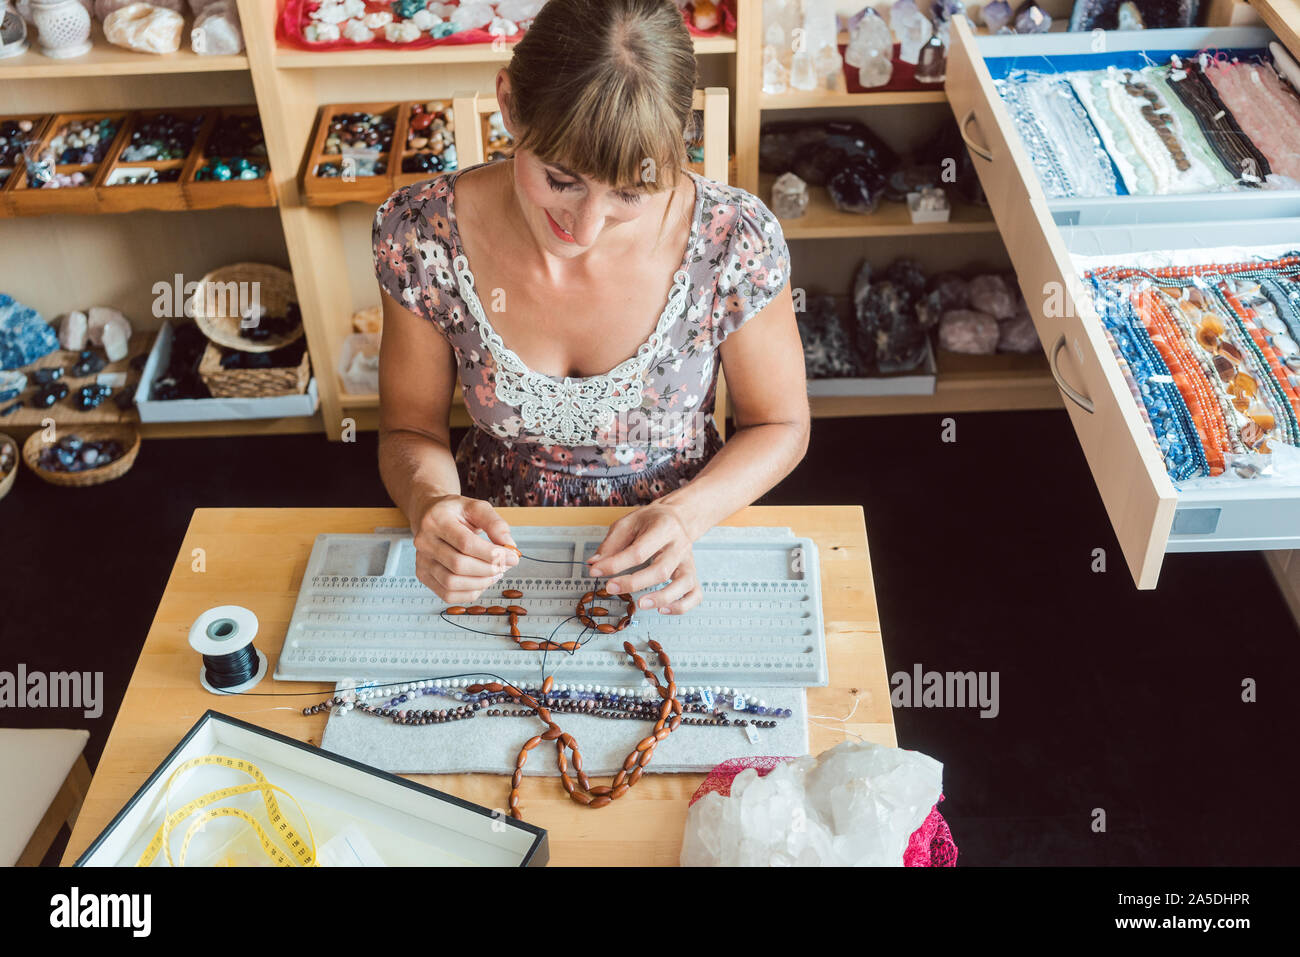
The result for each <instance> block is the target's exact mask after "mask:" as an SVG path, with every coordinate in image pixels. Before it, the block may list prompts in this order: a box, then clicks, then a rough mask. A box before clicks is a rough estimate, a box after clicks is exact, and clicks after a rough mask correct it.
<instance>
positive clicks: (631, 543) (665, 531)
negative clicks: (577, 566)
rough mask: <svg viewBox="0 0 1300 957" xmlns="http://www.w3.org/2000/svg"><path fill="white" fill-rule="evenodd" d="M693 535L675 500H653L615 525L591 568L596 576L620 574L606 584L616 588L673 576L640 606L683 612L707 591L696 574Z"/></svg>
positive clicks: (634, 588)
mask: <svg viewBox="0 0 1300 957" xmlns="http://www.w3.org/2000/svg"><path fill="white" fill-rule="evenodd" d="M692 541H693V539H692V537H691V534H690V532H689V531H687V527H686V522H685V521H684V520H683V519H682V516H681V514H680V512H679V511H678V510H677V509H676V508H675V507H674V506H672V505H669V504H667V503H666V502H664V501H662V500H660V501H658V502H651V503H650V504H649V505H643V506H642V507H641V508H638V509H636V511H633V512H629V513H628V514H626V515H624V516H623V517H622V518H620V519H619V520H618V521H616V522H615V523H614V524H613V525H611V526H610V527H609V532H608V533H606V535H605V539H604V541H602V542H601V543H600V547H599V548H597V549H596V554H595V555H593V556H592V557H591V558H590V559H588V570H589V572H590V574H592V575H595V576H603V575H613V576H616V577H614V578H612V579H611V580H610V581H609V582H607V583H606V585H605V587H606V588H607V589H608V590H609V592H610V593H611V594H623V593H628V594H630V593H632V592H636V591H640V590H642V589H644V588H653V587H654V586H655V585H660V584H663V583H664V582H668V584H667V585H664V587H663V588H661V589H659V590H658V591H656V592H653V593H651V594H649V595H642V596H641V598H640V599H639V600H638V601H637V607H638V608H641V609H649V608H658V609H659V611H660V613H661V614H665V615H680V614H682V613H683V612H686V611H689V610H690V609H692V608H694V607H695V606H696V605H698V604H699V603H700V600H701V599H702V598H703V597H704V593H703V592H702V591H701V590H700V582H699V579H698V578H697V577H696V575H695V556H694V555H693V554H692V552H691V542H692ZM647 560H649V561H650V564H649V565H647V566H646V567H645V568H643V569H641V570H640V571H636V572H628V573H627V574H621V573H622V572H623V571H624V569H628V568H634V567H636V566H637V565H640V564H641V563H642V562H644V561H647Z"/></svg>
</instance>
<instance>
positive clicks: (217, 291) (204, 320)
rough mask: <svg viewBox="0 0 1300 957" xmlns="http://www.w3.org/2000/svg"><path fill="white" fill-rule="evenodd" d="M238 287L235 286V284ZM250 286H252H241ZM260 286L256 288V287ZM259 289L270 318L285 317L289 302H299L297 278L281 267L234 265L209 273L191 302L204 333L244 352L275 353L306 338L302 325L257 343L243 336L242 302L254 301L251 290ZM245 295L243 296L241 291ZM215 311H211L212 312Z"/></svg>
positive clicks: (196, 290)
mask: <svg viewBox="0 0 1300 957" xmlns="http://www.w3.org/2000/svg"><path fill="white" fill-rule="evenodd" d="M232 283H233V284H234V285H231V284H232ZM240 283H247V284H249V285H248V286H241V285H239V284H240ZM253 284H256V285H253ZM252 288H255V289H256V290H257V298H258V302H259V304H260V305H261V306H263V307H264V308H265V309H266V311H267V314H268V315H272V316H282V315H284V311H285V309H287V308H288V306H289V303H291V302H297V301H298V294H297V293H296V292H295V291H294V287H293V275H292V274H291V273H289V272H288V271H287V270H284V269H281V268H280V267H279V266H268V265H266V264H265V263H234V264H233V265H230V266H222V267H221V268H220V269H214V270H213V271H212V272H210V273H208V274H207V275H206V276H204V277H203V279H202V280H201V281H200V282H199V284H198V288H196V289H195V290H194V297H193V299H192V300H191V302H192V304H193V307H194V321H195V322H196V323H198V326H199V329H200V331H202V333H203V334H204V335H205V336H207V337H208V338H209V339H211V340H212V341H213V342H215V343H216V344H217V345H219V346H225V347H226V348H227V349H237V350H239V351H240V352H273V351H274V350H276V349H279V348H280V347H281V346H287V345H288V344H289V343H291V342H296V341H297V340H298V339H300V338H302V324H301V323H300V324H299V325H298V328H296V329H294V330H293V331H292V332H289V333H287V334H285V335H283V336H276V337H274V338H271V339H262V340H259V341H257V342H253V341H252V340H250V339H245V338H243V337H242V336H241V335H240V334H239V324H240V323H241V322H242V321H243V319H242V317H241V316H240V315H239V303H240V300H241V299H243V300H244V301H245V302H246V301H248V300H249V299H250V298H251V289H252ZM241 289H242V290H244V294H243V295H242V296H241V295H240V290H241ZM209 308H211V310H212V311H211V312H209Z"/></svg>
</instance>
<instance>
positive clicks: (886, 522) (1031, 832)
mask: <svg viewBox="0 0 1300 957" xmlns="http://www.w3.org/2000/svg"><path fill="white" fill-rule="evenodd" d="M374 462H375V439H374V436H373V435H367V436H363V437H362V438H361V440H360V441H359V442H358V443H356V444H353V445H343V444H331V443H328V442H326V441H325V440H324V439H321V438H318V437H286V438H260V439H231V440H213V439H204V440H192V441H179V440H171V441H164V440H157V441H150V442H147V443H146V444H145V446H144V448H143V449H142V451H141V453H140V458H139V461H138V462H137V464H136V466H135V468H134V469H133V470H132V472H131V473H130V474H129V475H127V476H126V477H125V478H123V479H121V480H119V481H117V482H113V483H111V484H109V485H106V486H102V487H100V488H95V489H82V490H61V489H55V488H52V487H50V486H46V485H42V484H41V483H40V482H38V481H36V480H35V479H34V478H33V477H32V476H31V474H30V473H24V474H23V475H21V476H19V481H18V483H17V487H16V488H15V489H14V491H13V492H12V493H11V494H10V495H9V497H8V498H7V499H5V500H4V501H3V502H0V544H2V545H3V549H2V551H3V554H4V555H5V562H4V564H5V566H7V567H5V568H4V569H3V571H2V572H0V580H2V581H4V583H5V589H4V593H3V594H4V597H3V605H2V607H3V618H2V619H0V629H2V630H3V636H2V638H3V644H2V645H0V647H3V656H2V658H0V670H11V671H12V670H13V669H14V668H15V667H16V665H17V664H18V663H19V662H24V663H26V665H27V666H28V668H30V669H39V670H44V671H61V670H72V669H75V670H81V671H86V670H92V671H93V670H103V671H104V672H105V689H104V693H105V698H106V701H107V705H106V708H105V714H104V716H103V717H102V718H100V719H99V720H97V721H93V722H89V724H90V725H91V741H90V747H89V750H88V753H87V756H88V758H89V760H90V761H91V765H92V767H93V766H94V763H95V761H96V760H97V759H98V757H99V754H100V752H101V751H102V749H103V746H104V742H105V740H106V738H107V735H108V731H109V728H110V727H111V724H112V718H113V715H114V713H115V711H116V707H117V704H118V702H120V700H121V696H122V694H123V691H124V690H125V687H126V683H127V680H128V678H129V676H130V672H131V668H132V666H133V664H134V662H135V658H136V655H137V653H138V650H139V647H140V645H141V643H142V641H143V639H144V635H145V633H146V632H147V630H148V628H149V624H150V622H151V620H152V617H153V613H154V609H155V607H156V605H157V602H158V599H159V597H160V596H161V594H162V589H163V585H164V583H165V581H166V579H167V575H168V572H169V570H170V568H171V565H172V562H173V561H174V559H175V555H176V550H177V547H178V546H179V543H180V541H181V537H182V535H183V533H184V530H185V527H186V524H187V522H188V519H189V516H190V512H191V510H192V509H194V508H195V507H199V506H289V505H293V506H347V505H351V506H364V505H386V504H388V501H387V498H386V495H385V493H384V491H383V488H382V487H381V485H380V483H379V478H378V475H377V473H376V469H375V465H374ZM763 501H764V503H770V504H844V503H859V502H860V503H861V504H862V505H863V506H864V508H865V510H866V517H867V531H868V536H869V539H870V543H871V556H872V563H873V566H874V573H875V587H876V594H877V598H878V602H879V607H880V617H881V622H882V625H883V629H884V638H885V651H886V655H887V659H888V664H889V670H890V672H891V673H893V672H896V671H908V672H910V671H911V670H912V667H913V665H915V664H917V663H919V664H921V665H923V666H924V668H925V670H937V671H967V670H974V671H996V672H998V673H999V691H1000V698H1001V702H1000V704H1001V713H1000V714H999V715H998V716H997V717H996V718H994V719H981V718H980V717H979V716H978V713H977V712H976V711H975V710H964V711H963V710H953V709H931V710H923V709H916V710H896V711H895V720H896V722H897V727H898V739H899V743H900V744H901V745H902V746H903V747H907V748H912V749H916V750H920V751H924V752H926V753H928V754H930V755H933V756H934V757H936V758H938V759H939V760H941V761H942V762H943V763H944V789H945V791H946V793H947V801H946V802H945V804H944V806H943V809H944V813H945V815H946V817H947V818H948V820H949V822H950V823H951V825H952V830H953V834H954V836H955V838H956V840H957V843H958V845H959V846H960V849H961V863H964V864H1295V863H1296V862H1297V861H1298V860H1300V837H1297V836H1296V832H1295V829H1294V828H1291V827H1290V826H1289V823H1288V822H1289V818H1290V814H1291V811H1292V808H1291V800H1292V797H1293V795H1294V793H1295V792H1296V785H1297V783H1298V777H1300V775H1298V774H1297V771H1296V763H1295V761H1294V758H1293V752H1294V748H1295V744H1294V742H1295V740H1296V734H1297V731H1298V730H1300V717H1297V714H1296V711H1295V710H1294V709H1293V708H1292V706H1291V703H1290V701H1289V700H1288V699H1287V698H1286V695H1287V694H1288V693H1289V692H1286V689H1285V687H1284V686H1285V685H1286V684H1287V682H1289V681H1290V680H1293V676H1294V674H1295V673H1296V671H1297V666H1300V642H1297V637H1298V635H1297V630H1296V627H1295V625H1294V624H1293V623H1292V621H1291V619H1290V617H1289V616H1288V614H1287V611H1286V608H1285V606H1284V604H1283V602H1282V599H1281V598H1280V596H1279V594H1278V591H1277V589H1276V586H1275V585H1274V583H1273V580H1272V578H1271V577H1270V575H1269V573H1268V571H1267V569H1266V567H1265V564H1264V561H1263V559H1262V558H1261V556H1259V555H1258V554H1248V553H1247V554H1219V555H1179V556H1172V557H1170V558H1169V559H1168V560H1167V561H1166V564H1165V568H1164V571H1163V573H1162V575H1161V580H1160V587H1159V589H1158V590H1156V591H1154V592H1138V591H1136V590H1135V589H1134V587H1133V583H1132V580H1131V579H1130V577H1129V574H1128V571H1127V570H1126V568H1125V567H1124V563H1123V558H1122V556H1121V555H1120V552H1119V549H1118V546H1117V544H1116V541H1115V537H1114V535H1113V534H1112V532H1111V529H1110V526H1109V524H1108V522H1107V519H1106V515H1105V513H1104V511H1103V509H1102V507H1101V502H1100V500H1099V499H1098V497H1097V493H1096V490H1095V488H1094V486H1093V484H1092V482H1091V479H1090V477H1089V474H1088V471H1087V468H1086V466H1085V463H1084V460H1083V457H1082V455H1081V453H1080V451H1079V448H1078V445H1077V442H1076V441H1075V439H1074V437H1073V433H1072V432H1071V429H1070V427H1069V423H1068V421H1067V420H1066V417H1065V414H1064V413H1062V412H1041V413H1005V414H967V415H960V416H958V417H957V441H956V442H955V443H951V444H950V443H944V442H941V441H940V421H939V418H938V417H937V416H910V417H894V418H873V419H841V420H820V421H818V422H816V423H815V425H814V430H813V439H812V446H811V448H810V450H809V453H808V456H807V459H806V460H805V462H804V463H803V465H802V466H800V468H799V469H798V471H797V472H795V474H793V475H792V476H790V478H788V479H787V480H786V481H785V482H784V483H782V485H781V486H779V487H778V488H777V489H775V490H774V491H773V492H772V493H771V494H770V495H769V496H767V498H765V499H764V500H763ZM1096 548H1102V549H1105V550H1106V555H1107V560H1108V571H1107V572H1106V573H1104V574H1096V573H1094V572H1093V571H1092V570H1091V565H1092V560H1093V559H1092V556H1093V550H1094V549H1096ZM1246 678H1253V679H1255V680H1256V681H1257V682H1258V697H1259V701H1258V703H1254V704H1244V703H1242V701H1241V687H1242V681H1243V680H1244V679H1246ZM3 720H4V723H5V724H7V725H10V726H33V727H34V726H57V725H64V726H80V725H85V724H86V723H87V722H86V721H85V720H84V719H83V718H81V716H80V714H79V713H74V712H53V711H47V712H28V711H9V712H7V713H5V714H4V716H3ZM181 730H182V729H177V733H178V734H179V733H180V731H181ZM1098 808H1100V809H1102V810H1104V812H1105V824H1106V829H1105V832H1104V833H1096V832H1094V830H1093V827H1092V825H1093V822H1094V820H1095V819H1096V816H1095V809H1098ZM65 840H66V835H65V836H64V838H61V839H60V841H59V845H58V846H57V847H56V848H55V849H54V851H52V853H51V856H50V858H49V860H51V861H56V860H57V859H58V856H59V855H61V853H62V845H63V843H64V842H65Z"/></svg>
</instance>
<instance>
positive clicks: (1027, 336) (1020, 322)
mask: <svg viewBox="0 0 1300 957" xmlns="http://www.w3.org/2000/svg"><path fill="white" fill-rule="evenodd" d="M1038 350H1039V344H1038V330H1037V329H1035V328H1034V320H1033V319H1032V318H1031V317H1030V315H1029V309H1028V308H1027V307H1026V306H1025V301H1024V300H1023V299H1022V300H1020V302H1019V303H1017V304H1016V314H1015V315H1014V316H1012V317H1011V318H1010V319H1007V320H1006V321H1005V322H999V323H998V352H1037V351H1038Z"/></svg>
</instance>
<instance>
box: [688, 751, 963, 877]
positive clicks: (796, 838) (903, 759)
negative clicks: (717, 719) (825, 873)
mask: <svg viewBox="0 0 1300 957" xmlns="http://www.w3.org/2000/svg"><path fill="white" fill-rule="evenodd" d="M942 787H943V765H942V764H941V763H939V762H938V761H936V760H935V759H934V758H931V757H928V756H927V755H924V754H921V753H919V752H917V751H903V750H900V749H898V748H886V747H883V746H881V745H878V744H871V743H869V742H857V741H845V742H843V743H841V744H838V745H836V746H835V747H833V748H831V749H830V750H829V751H824V752H822V754H820V755H818V756H816V757H813V756H811V755H810V756H806V757H802V758H798V759H796V760H794V761H787V762H784V763H782V764H780V765H778V766H777V767H775V768H774V769H773V770H772V771H771V772H770V773H768V774H767V775H766V776H764V777H761V778H760V777H759V776H758V772H757V770H755V769H753V768H749V769H747V770H745V771H742V772H741V773H740V774H738V775H736V777H735V780H733V781H732V783H731V796H730V797H723V796H722V795H721V794H719V793H716V792H713V793H710V794H706V795H704V797H702V798H701V799H700V800H698V801H696V802H695V804H693V805H692V806H691V809H690V810H689V811H688V812H687V815H686V833H685V836H684V838H683V840H682V851H681V858H680V860H681V864H682V866H684V867H703V866H717V867H774V866H775V867H782V866H785V867H789V866H795V867H902V866H903V854H904V852H905V851H906V850H907V844H908V840H909V839H910V837H911V836H912V833H913V832H914V831H915V830H916V829H917V828H919V827H920V826H921V825H922V824H923V823H924V822H925V819H926V817H927V816H928V815H929V813H930V809H931V808H932V807H934V805H935V803H936V802H938V800H939V796H940V792H941V791H942Z"/></svg>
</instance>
